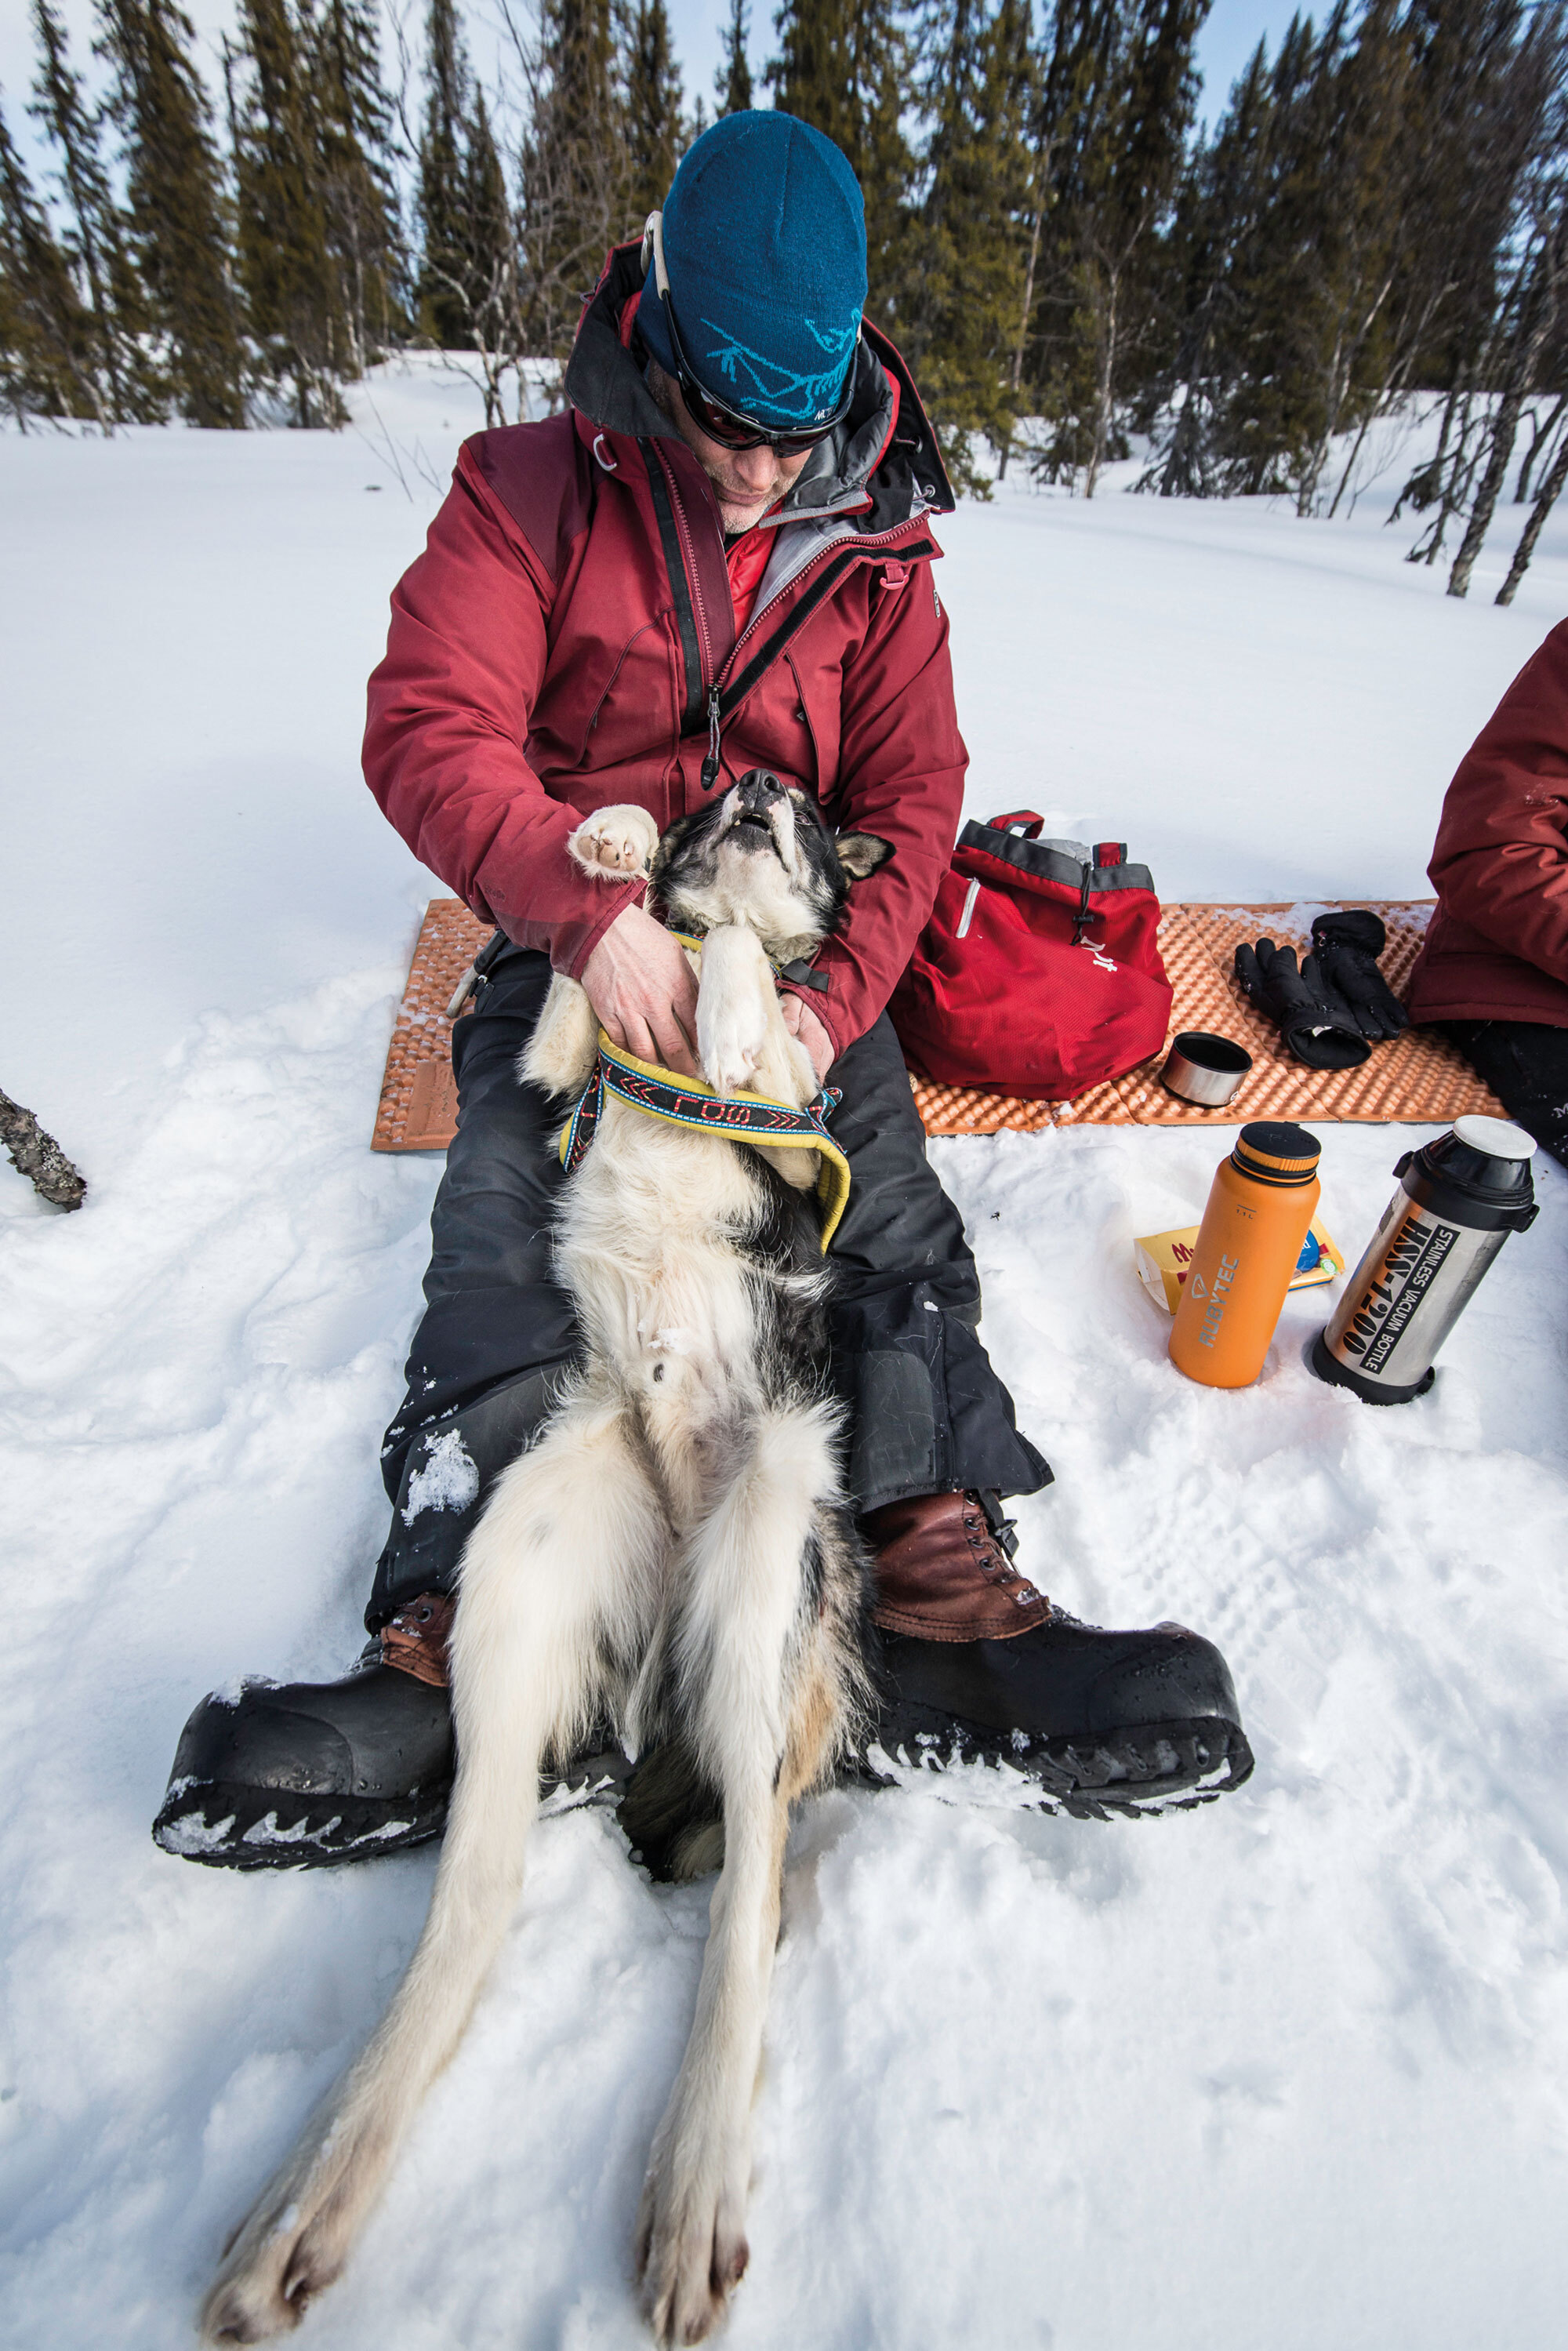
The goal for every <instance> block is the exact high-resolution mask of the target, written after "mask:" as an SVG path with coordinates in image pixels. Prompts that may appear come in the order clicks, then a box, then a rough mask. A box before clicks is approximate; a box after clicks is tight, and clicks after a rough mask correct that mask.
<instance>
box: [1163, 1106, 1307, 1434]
mask: <svg viewBox="0 0 1568 2351" xmlns="http://www.w3.org/2000/svg"><path fill="white" fill-rule="evenodd" d="M1319 1147H1320V1146H1319V1144H1318V1140H1317V1137H1316V1135H1313V1134H1308V1133H1307V1130H1306V1128H1305V1127H1304V1126H1285V1125H1277V1124H1275V1123H1273V1122H1272V1121H1266V1122H1260V1123H1258V1124H1256V1125H1253V1126H1244V1127H1243V1128H1242V1130H1241V1133H1240V1134H1239V1136H1238V1138H1237V1143H1236V1148H1235V1150H1234V1151H1233V1152H1232V1153H1231V1155H1230V1156H1229V1158H1228V1159H1225V1160H1222V1161H1221V1162H1220V1164H1219V1166H1218V1169H1217V1170H1216V1172H1215V1177H1214V1185H1213V1188H1212V1189H1211V1191H1210V1192H1209V1195H1208V1206H1207V1208H1205V1210H1204V1212H1203V1222H1202V1224H1201V1225H1200V1226H1199V1227H1198V1233H1197V1249H1195V1250H1194V1252H1193V1259H1192V1264H1191V1266H1190V1268H1189V1269H1188V1271H1187V1277H1186V1281H1185V1282H1183V1284H1182V1292H1181V1298H1180V1301H1179V1302H1178V1304H1177V1306H1176V1323H1175V1326H1174V1328H1173V1329H1172V1332H1171V1361H1172V1363H1173V1364H1175V1365H1176V1369H1177V1371H1178V1372H1185V1373H1186V1375H1187V1377H1188V1379H1189V1380H1201V1381H1202V1382H1203V1383H1204V1384H1205V1386H1206V1387H1211V1388H1244V1387H1248V1386H1249V1385H1250V1384H1251V1383H1252V1382H1253V1381H1254V1380H1255V1379H1256V1378H1257V1376H1258V1374H1259V1373H1260V1371H1261V1370H1262V1368H1263V1358H1264V1356H1265V1355H1266V1354H1267V1353H1268V1352H1269V1342H1270V1339H1271V1338H1272V1337H1273V1335H1274V1325H1275V1323H1276V1322H1278V1321H1279V1319H1280V1309H1281V1306H1282V1305H1283V1304H1284V1302H1285V1292H1286V1290H1288V1289H1289V1288H1290V1286H1291V1275H1292V1274H1293V1273H1294V1272H1295V1270H1296V1261H1297V1259H1299V1258H1300V1256H1301V1243H1302V1242H1303V1241H1304V1240H1305V1239H1306V1238H1307V1227H1308V1226H1309V1225H1310V1224H1311V1223H1312V1212H1313V1210H1314V1209H1315V1208H1316V1207H1317V1205H1318V1155H1319Z"/></svg>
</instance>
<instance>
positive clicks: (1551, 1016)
mask: <svg viewBox="0 0 1568 2351" xmlns="http://www.w3.org/2000/svg"><path fill="white" fill-rule="evenodd" d="M1427 872H1428V873H1429V874H1430V875H1431V877H1432V881H1433V883H1434V885H1435V886H1436V889H1437V909H1436V911H1435V913H1434V914H1433V916H1432V921H1431V926H1430V928H1429V929H1428V931H1427V942H1426V945H1425V946H1423V948H1422V950H1421V955H1420V959H1419V961H1418V962H1417V964H1416V968H1415V970H1414V972H1413V973H1412V974H1411V977H1410V987H1409V993H1408V999H1407V1000H1408V1003H1409V1007H1410V1014H1411V1018H1412V1019H1416V1020H1542V1021H1546V1022H1549V1023H1550V1024H1551V1025H1552V1027H1554V1028H1559V1029H1568V621H1563V622H1559V623H1558V625H1557V627H1556V628H1554V629H1553V630H1552V634H1551V635H1550V636H1549V637H1548V638H1547V640H1546V643H1544V644H1543V645H1542V648H1541V650H1540V652H1539V653H1537V654H1536V655H1535V656H1534V658H1533V660H1531V661H1529V662H1527V663H1526V664H1525V665H1524V667H1523V669H1521V672H1520V674H1519V675H1518V676H1517V677H1516V678H1515V679H1514V681H1513V684H1511V686H1510V687H1509V689H1508V692H1507V693H1506V694H1505V695H1503V698H1502V700H1501V701H1500V703H1499V705H1498V706H1497V708H1496V710H1495V711H1494V712H1493V714H1492V716H1491V717H1490V719H1489V720H1488V721H1487V723H1486V725H1485V726H1483V727H1482V729H1481V731H1480V734H1479V736H1478V737H1477V738H1476V740H1475V742H1474V743H1473V744H1472V745H1471V747H1470V748H1469V750H1468V751H1467V752H1466V754H1465V756H1464V758H1463V759H1462V760H1461V761H1460V763H1459V770H1458V775H1456V777H1455V778H1454V780H1453V782H1452V783H1451V784H1450V785H1449V786H1448V797H1447V798H1446V799H1445V800H1444V802H1443V815H1442V820H1441V822H1440V823H1439V825H1438V827H1437V845H1436V847H1435V848H1434V849H1433V852H1432V862H1431V863H1430V865H1428V867H1427Z"/></svg>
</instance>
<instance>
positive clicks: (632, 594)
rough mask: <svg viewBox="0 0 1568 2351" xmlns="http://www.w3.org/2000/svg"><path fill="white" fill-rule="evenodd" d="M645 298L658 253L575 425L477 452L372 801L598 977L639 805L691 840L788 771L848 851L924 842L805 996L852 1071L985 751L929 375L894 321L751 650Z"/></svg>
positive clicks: (398, 621)
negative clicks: (971, 691)
mask: <svg viewBox="0 0 1568 2351" xmlns="http://www.w3.org/2000/svg"><path fill="white" fill-rule="evenodd" d="M641 283H642V273H641V267H640V264H639V259H638V248H637V247H636V246H623V247H622V248H620V249H619V250H618V251H617V252H615V253H613V254H612V256H611V257H610V260H609V262H608V263H607V264H606V267H605V275H604V277H603V278H602V279H601V284H600V287H599V289H598V291H597V292H596V294H595V296H594V298H593V299H592V300H591V302H590V304H589V307H588V308H587V309H586V310H585V312H584V313H583V319H582V324H581V326H580V329H579V331H578V338H577V343H576V346H575V348H574V350H573V352H572V357H571V361H570V366H569V368H568V371H567V378H566V390H567V396H568V399H569V401H570V408H569V409H568V410H567V411H566V412H565V413H563V414H561V415H559V416H555V417H551V418H549V419H548V420H547V421H545V422H544V423H538V424H518V425H513V426H510V427H508V428H507V429H506V430H503V431H501V432H495V433H482V434H478V435H476V438H475V439H473V440H472V441H469V442H467V443H465V445H464V447H463V450H462V452H461V454H460V455H459V457H458V461H457V470H456V474H455V479H454V483H453V486H452V489H451V492H450V493H449V495H448V496H447V499H446V502H445V504H444V507H442V509H441V511H440V513H439V514H438V515H437V516H436V517H435V520H434V523H433V524H432V526H431V529H430V537H429V539H428V541H427V543H426V547H425V551H424V553H423V555H422V556H421V557H420V558H419V559H418V560H417V562H415V563H414V564H413V565H412V566H411V568H410V569H409V570H408V571H407V573H406V574H405V575H404V577H403V579H402V580H401V581H400V583H399V585H398V587H397V589H396V590H395V591H394V593H393V596H392V631H391V634H390V637H389V639H388V643H387V653H386V659H385V660H384V661H383V662H382V664H381V667H380V668H379V669H378V670H377V671H376V672H375V674H374V675H373V676H372V678H371V685H370V719H369V725H368V726H367V729H366V734H365V752H364V759H365V778H366V780H367V782H368V783H369V785H370V787H371V791H372V792H374V794H375V796H376V799H377V800H378V801H379V802H380V804H381V806H382V810H384V811H385V813H386V815H387V816H388V817H389V818H390V819H391V820H392V823H393V824H394V825H395V826H396V827H397V830H398V831H399V832H400V833H401V834H402V837H403V839H404V840H405V841H407V842H408V844H409V846H410V848H411V849H413V851H414V852H415V853H416V855H418V856H419V857H420V858H422V859H423V862H424V863H425V864H426V865H428V866H430V867H431V868H432V869H433V870H434V872H437V873H439V874H440V875H441V877H442V879H443V881H444V882H445V883H448V884H449V886H450V887H451V888H452V889H454V890H455V891H456V892H457V893H458V894H459V896H460V897H462V898H463V899H464V900H465V902H466V904H468V905H469V906H470V907H471V908H472V909H473V911H474V912H475V913H476V914H478V915H479V916H480V917H481V919H482V920H485V921H486V922H495V923H497V924H498V925H500V926H501V928H502V929H504V930H505V931H506V932H507V935H508V936H509V937H511V938H513V939H515V940H517V942H518V943H519V944H520V945H523V946H535V947H544V948H546V949H548V950H549V955H550V957H551V959H552V961H553V962H554V964H555V965H556V967H557V968H558V970H561V971H567V972H570V973H572V974H573V975H577V974H580V972H581V970H582V967H583V965H584V964H585V963H586V961H587V960H588V957H589V955H590V954H591V951H592V948H593V946H594V945H595V943H596V942H597V940H598V939H599V937H600V935H601V933H602V932H603V931H604V930H606V929H607V928H608V926H609V925H610V924H611V923H612V922H613V921H614V919H615V917H616V915H617V914H620V913H621V912H622V909H623V908H624V907H625V906H626V905H627V904H629V903H630V902H631V901H632V900H633V899H635V898H636V897H638V896H639V895H640V893H641V889H642V885H641V884H640V883H604V882H598V881H591V880H590V879H589V878H588V876H586V875H585V874H583V873H581V872H579V870H578V869H577V867H576V866H575V865H573V864H572V862H570V859H569V858H568V856H567V854H566V848H565V844H566V840H567V836H568V834H569V833H570V832H571V831H573V830H574V828H575V827H576V826H577V824H578V823H579V822H580V820H581V819H582V818H583V817H584V816H587V815H589V814H591V812H592V811H593V810H595V809H598V808H602V807H604V806H606V805H607V804H609V803H611V802H613V801H617V800H633V801H636V802H637V803H638V804H639V805H640V806H642V807H643V808H645V809H647V810H649V811H650V813H651V814H652V815H653V818H654V820H656V822H657V823H658V824H659V825H660V826H661V827H663V826H664V825H667V824H669V823H671V822H672V821H673V820H674V818H676V817H677V816H680V815H683V814H684V813H685V811H686V810H690V809H693V808H696V807H699V806H700V805H701V804H702V802H703V800H704V799H705V797H706V792H707V791H708V790H710V789H722V787H723V785H724V784H725V783H726V782H727V781H733V779H734V778H736V777H737V776H738V775H741V774H743V773H744V772H745V770H746V769H747V768H752V767H767V768H772V769H773V770H774V772H775V773H776V774H777V775H779V777H780V778H782V779H783V780H784V781H785V782H786V783H789V784H799V785H800V786H802V787H803V788H804V789H806V790H807V791H809V792H810V793H812V794H814V795H815V797H816V799H818V800H819V801H820V803H821V806H822V807H823V809H824V810H825V811H826V812H827V814H828V817H829V820H830V821H831V822H832V823H833V824H834V825H836V826H837V827H838V828H839V829H840V830H841V831H847V830H849V829H851V828H861V829H863V830H865V831H870V832H874V833H878V834H880V835H881V836H882V837H883V839H884V840H886V841H892V843H893V845H894V856H893V857H892V859H891V860H890V861H889V862H888V863H887V864H886V865H884V866H883V868H882V870H881V871H880V872H877V873H876V874H874V875H873V876H872V877H871V878H870V879H869V880H867V881H864V882H862V883H857V884H856V887H855V891H854V893H853V896H852V899H851V901H850V909H849V913H848V915H847V917H846V920H845V923H844V925H843V928H842V929H841V931H840V933H839V934H838V935H837V936H836V937H834V938H832V939H831V940H830V941H829V942H828V943H827V944H826V946H824V947H823V948H822V950H821V954H820V955H819V956H818V958H817V967H816V972H815V975H814V977H816V978H817V979H818V980H819V981H821V980H824V979H825V981H826V983H827V985H826V987H825V989H822V988H816V989H811V988H806V989H802V990H800V991H798V992H800V993H803V994H804V996H805V1000H806V1001H807V1002H808V1003H809V1004H810V1006H811V1008H812V1009H813V1010H814V1011H815V1012H816V1014H817V1015H818V1018H819V1019H821V1021H822V1022H823V1025H824V1026H825V1027H826V1028H827V1029H828V1030H829V1033H830V1034H831V1038H832V1040H833V1043H834V1045H835V1047H836V1048H837V1049H838V1050H840V1051H841V1050H843V1049H844V1048H845V1047H846V1046H848V1045H850V1044H852V1042H853V1041H854V1040H855V1039H856V1038H857V1037H859V1036H861V1035H862V1033H863V1032H864V1030H865V1029H868V1028H869V1027H870V1026H871V1024H872V1022H873V1020H874V1019H876V1017H877V1015H878V1013H879V1012H880V1011H881V1010H882V1008H883V1005H884V1004H885V1003H886V1001H887V998H888V997H889V995H890V994H891V993H892V990H893V986H894V981H895V980H896V979H897V978H898V977H899V975H900V973H901V972H902V971H903V969H904V965H905V964H906V963H907V962H908V960H909V957H910V954H911V952H912V950H913V948H914V946H915V940H916V938H917V937H918V936H919V935H920V932H921V930H922V928H923V927H924V925H925V920H926V917H927V915H928V914H930V912H931V907H932V904H933V902H934V901H935V898H936V885H937V883H938V882H939V880H940V879H941V876H942V874H943V872H945V870H946V864H947V860H948V857H949V854H950V852H951V850H952V846H953V841H954V836H955V834H956V830H957V822H958V815H959V810H960V806H961V802H962V799H963V782H964V768H965V766H966V763H967V754H966V752H965V749H964V744H963V740H962V737H960V735H959V733H958V726H957V718H956V712H955V709H954V703H953V680H952V670H951V665H950V663H949V659H948V652H947V622H946V616H945V614H944V613H943V611H942V608H941V604H940V602H939V601H938V600H937V597H936V590H935V587H934V584H933V580H932V575H931V559H933V558H934V557H935V556H936V555H937V554H938V553H939V552H940V549H938V548H937V546H936V541H935V540H934V538H932V536H931V534H930V532H929V530H928V529H927V528H926V524H925V517H926V515H927V514H928V513H930V512H932V511H934V510H935V511H939V512H950V511H951V508H952V493H951V491H950V489H949V488H948V486H947V479H946V474H945V473H944V471H943V469H942V463H941V458H940V455H939V454H938V452H937V448H936V441H935V438H934V436H933V434H932V432H931V429H930V426H929V424H928V423H926V420H925V414H924V413H923V411H922V409H921V407H920V402H919V399H918V397H917V395H916V393H915V387H914V385H913V383H912V382H911V381H910V379H909V376H908V374H907V372H906V371H905V370H904V363H903V361H902V360H900V359H899V357H898V354H897V353H896V351H895V350H894V348H893V346H892V344H891V343H889V342H888V341H887V340H885V338H883V336H881V335H880V334H878V333H877V332H876V331H875V329H873V328H870V327H868V328H867V329H865V334H864V339H863V340H862V344H861V349H860V357H859V360H858V363H857V364H858V377H857V384H856V392H855V398H854V402H853V404H852V408H851V412H850V414H849V417H848V419H847V421H846V423H845V424H844V425H843V426H842V427H841V428H840V430H839V432H838V433H837V434H835V435H834V436H833V438H832V439H831V441H829V442H828V443H826V444H823V447H822V449H821V452H820V453H817V454H814V455H813V456H812V457H811V458H810V460H809V461H808V463H807V465H806V468H805V470H804V472H803V473H802V474H801V475H800V480H799V481H798V482H797V483H796V485H795V486H794V488H793V489H792V490H791V491H790V493H789V496H788V497H787V498H786V499H785V500H784V501H783V503H782V505H781V507H780V508H779V511H778V513H777V514H776V515H773V516H770V517H768V526H769V527H770V528H772V530H773V531H774V533H775V544H774V546H773V549H772V550H771V554H770V558H769V561H768V574H767V576H766V577H765V579H764V580H763V582H762V586H761V589H760V590H759V592H758V595H757V599H756V603H755V606H754V608H753V611H752V612H751V616H750V619H749V621H748V622H747V626H746V628H745V629H744V631H742V632H741V633H740V635H739V637H738V639H737V632H736V625H735V610H734V605H733V603H732V601H731V595H730V582H729V577H728V574H727V569H726V565H725V547H724V538H723V533H722V530H721V528H720V524H719V518H718V509H717V507H716V503H715V501H714V498H713V495H712V492H711V491H710V489H709V487H708V483H707V477H706V475H705V474H704V473H703V470H702V468H701V466H700V465H698V463H697V461H696V459H695V456H694V455H692V453H691V452H690V450H688V449H687V447H686V445H685V443H684V442H683V441H681V440H680V439H679V438H678V436H677V435H676V434H675V433H674V428H673V427H672V426H671V425H670V424H669V423H668V422H667V421H666V419H665V418H664V415H663V413H662V412H661V411H660V410H659V409H658V408H657V407H656V406H655V405H654V403H653V399H652V397H651V395H650V394H649V392H648V389H647V386H646V384H645V383H644V382H643V375H642V371H641V368H640V367H639V365H638V363H637V361H636V360H635V359H634V357H633V356H632V350H630V349H628V348H627V346H626V343H625V341H624V340H623V338H622V327H623V325H624V323H625V321H626V314H627V311H628V308H629V306H630V305H631V303H632V298H633V297H634V296H635V295H636V294H637V292H638V290H639V289H640V287H641ZM715 746H716V749H717V755H718V767H717V772H716V774H713V775H712V776H711V779H710V781H709V782H708V783H707V784H706V785H705V783H704V780H703V770H704V763H705V759H706V758H707V757H708V755H709V752H710V749H711V748H712V747H715Z"/></svg>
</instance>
